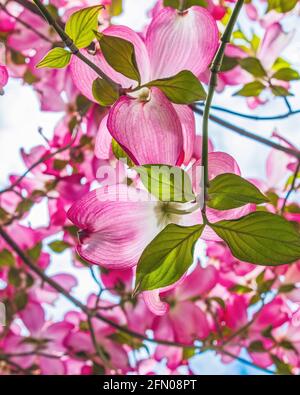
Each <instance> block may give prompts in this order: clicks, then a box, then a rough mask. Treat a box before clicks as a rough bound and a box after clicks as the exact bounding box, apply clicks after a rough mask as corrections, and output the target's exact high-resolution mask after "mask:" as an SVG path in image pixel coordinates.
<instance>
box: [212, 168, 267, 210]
mask: <svg viewBox="0 0 300 395" xmlns="http://www.w3.org/2000/svg"><path fill="white" fill-rule="evenodd" d="M208 196H209V200H208V202H207V205H208V206H209V207H210V208H214V209H216V210H230V209H233V208H237V207H241V206H244V205H245V204H248V203H254V204H261V203H266V202H268V201H269V199H268V198H267V197H266V196H265V195H263V194H262V193H261V192H260V190H259V189H258V188H256V186H255V185H253V184H251V183H250V182H249V181H247V180H245V179H244V178H242V177H240V176H238V175H236V174H231V173H224V174H220V175H219V176H217V177H216V178H214V179H213V180H212V181H211V182H210V186H209V188H208Z"/></svg>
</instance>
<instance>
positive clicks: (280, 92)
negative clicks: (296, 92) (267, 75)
mask: <svg viewBox="0 0 300 395" xmlns="http://www.w3.org/2000/svg"><path fill="white" fill-rule="evenodd" d="M271 89H272V93H273V95H274V96H280V97H282V96H293V95H292V94H291V93H290V92H289V91H288V90H287V89H285V88H284V87H283V86H279V85H272V86H271Z"/></svg>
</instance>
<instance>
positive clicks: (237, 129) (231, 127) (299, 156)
mask: <svg viewBox="0 0 300 395" xmlns="http://www.w3.org/2000/svg"><path fill="white" fill-rule="evenodd" d="M191 108H192V110H193V111H194V112H195V113H196V114H199V115H202V116H203V110H201V109H200V108H197V107H195V106H191ZM209 119H210V120H212V121H213V122H215V123H217V124H218V125H220V126H223V127H224V128H226V129H227V130H231V131H232V132H234V133H237V134H239V135H240V136H244V137H247V138H249V139H251V140H254V141H257V142H259V143H261V144H264V145H267V146H268V147H271V148H275V149H276V150H278V151H282V152H285V153H286V154H288V155H291V156H294V157H295V158H297V159H300V151H298V150H295V149H292V148H290V147H285V146H282V145H280V144H277V143H275V142H274V141H271V140H269V139H267V138H265V137H262V136H258V135H257V134H255V133H252V132H249V131H247V130H245V129H243V128H241V127H239V126H236V125H234V124H232V123H230V122H228V121H225V120H224V119H221V118H219V117H217V116H216V115H212V114H210V115H209Z"/></svg>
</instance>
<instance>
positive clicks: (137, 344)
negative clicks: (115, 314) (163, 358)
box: [109, 332, 143, 350]
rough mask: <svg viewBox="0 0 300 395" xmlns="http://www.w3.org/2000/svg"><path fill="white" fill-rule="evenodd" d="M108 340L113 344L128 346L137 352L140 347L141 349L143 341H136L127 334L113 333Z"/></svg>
mask: <svg viewBox="0 0 300 395" xmlns="http://www.w3.org/2000/svg"><path fill="white" fill-rule="evenodd" d="M109 338H110V339H111V340H113V341H114V342H115V343H118V344H122V345H128V346H130V347H131V348H132V349H133V350H139V349H140V348H141V347H143V341H142V340H141V339H136V338H134V337H132V336H130V335H128V334H127V333H123V332H115V333H113V334H112V335H110V336H109Z"/></svg>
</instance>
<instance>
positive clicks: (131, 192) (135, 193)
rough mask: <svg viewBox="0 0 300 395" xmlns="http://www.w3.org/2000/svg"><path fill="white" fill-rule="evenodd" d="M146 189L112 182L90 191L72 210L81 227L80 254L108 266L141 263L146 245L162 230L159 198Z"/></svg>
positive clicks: (71, 215)
mask: <svg viewBox="0 0 300 395" xmlns="http://www.w3.org/2000/svg"><path fill="white" fill-rule="evenodd" d="M147 199H149V197H148V195H147V194H146V192H144V191H140V190H136V189H133V188H129V187H127V186H126V185H111V186H108V187H104V188H99V189H97V190H94V191H92V192H89V193H88V194H87V195H85V196H84V197H83V198H82V199H80V200H78V201H77V202H76V203H75V204H74V205H73V206H72V207H71V209H70V210H69V211H68V218H69V219H70V220H71V221H72V222H73V223H74V224H75V225H76V226H77V227H78V228H79V229H81V232H80V244H79V245H78V246H77V250H78V253H79V255H80V256H81V257H82V258H83V259H85V260H87V261H89V262H91V263H94V264H98V265H102V266H104V267H107V268H114V269H126V268H129V267H132V266H134V265H136V264H137V261H138V259H139V257H140V255H141V253H142V252H143V250H144V248H145V247H146V246H147V245H148V244H149V242H150V241H151V240H152V239H153V238H154V237H155V235H156V234H157V233H158V232H159V228H158V227H157V222H156V217H155V204H156V203H155V202H150V201H147Z"/></svg>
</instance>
